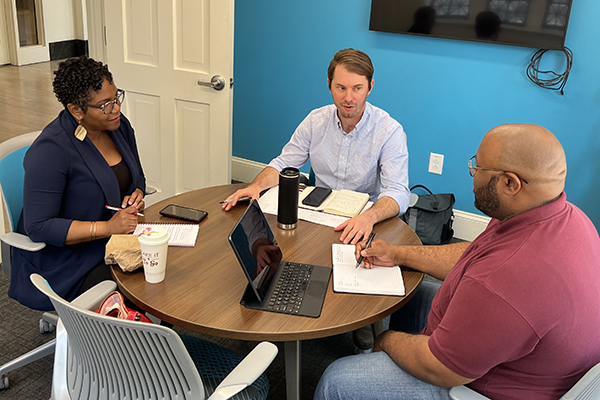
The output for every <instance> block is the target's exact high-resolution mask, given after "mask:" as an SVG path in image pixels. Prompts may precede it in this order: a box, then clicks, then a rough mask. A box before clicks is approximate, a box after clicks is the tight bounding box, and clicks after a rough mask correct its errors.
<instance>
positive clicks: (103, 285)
mask: <svg viewBox="0 0 600 400" xmlns="http://www.w3.org/2000/svg"><path fill="white" fill-rule="evenodd" d="M116 288H117V284H116V283H115V282H113V281H103V282H100V283H99V284H97V285H96V286H94V287H93V288H91V289H88V290H86V291H85V292H84V293H82V294H80V295H79V296H78V297H77V298H76V299H75V300H73V301H72V302H71V304H74V305H76V306H77V307H81V308H84V309H86V310H90V311H95V310H97V309H98V307H100V304H102V302H103V301H104V299H105V298H106V296H108V295H109V294H110V293H112V292H114V291H115V289H116Z"/></svg>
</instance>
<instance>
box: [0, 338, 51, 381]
mask: <svg viewBox="0 0 600 400" xmlns="http://www.w3.org/2000/svg"><path fill="white" fill-rule="evenodd" d="M55 347H56V339H52V340H51V341H49V342H48V343H45V344H43V345H41V346H40V347H38V348H37V349H33V350H31V351H30V352H28V353H25V354H23V355H22V356H20V357H18V358H15V359H14V360H12V361H9V362H7V363H6V364H4V365H2V366H0V389H7V388H8V378H7V377H6V376H5V375H6V374H7V373H9V372H11V371H14V370H15V369H17V368H21V367H23V366H25V365H27V364H31V363H32V362H34V361H37V360H39V359H40V358H44V357H46V356H49V355H50V354H53V353H54V348H55Z"/></svg>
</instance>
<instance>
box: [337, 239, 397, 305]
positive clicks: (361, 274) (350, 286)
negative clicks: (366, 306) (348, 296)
mask: <svg viewBox="0 0 600 400" xmlns="http://www.w3.org/2000/svg"><path fill="white" fill-rule="evenodd" d="M331 252H332V260H333V290H334V291H335V292H345V293H363V294H380V295H390V296H404V295H405V289H404V280H403V279H402V271H401V270H400V267H399V266H395V267H380V266H373V268H372V269H367V268H362V267H358V268H356V258H355V257H354V246H353V245H348V244H337V243H334V244H333V245H331Z"/></svg>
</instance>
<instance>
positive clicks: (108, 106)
mask: <svg viewBox="0 0 600 400" xmlns="http://www.w3.org/2000/svg"><path fill="white" fill-rule="evenodd" d="M123 101H125V91H124V90H122V89H118V90H117V94H116V95H115V99H114V100H111V101H107V102H106V103H104V104H102V105H101V106H97V105H95V104H86V105H87V106H88V107H92V108H99V109H100V110H102V113H103V114H110V113H111V112H113V110H114V108H115V104H118V105H119V106H120V105H121V104H123Z"/></svg>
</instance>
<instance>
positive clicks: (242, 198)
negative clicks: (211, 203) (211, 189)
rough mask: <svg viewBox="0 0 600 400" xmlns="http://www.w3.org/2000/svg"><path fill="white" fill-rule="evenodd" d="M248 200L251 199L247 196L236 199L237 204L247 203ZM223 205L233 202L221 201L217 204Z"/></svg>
mask: <svg viewBox="0 0 600 400" xmlns="http://www.w3.org/2000/svg"><path fill="white" fill-rule="evenodd" d="M250 199H251V197H249V196H244V197H240V198H239V199H238V203H239V202H240V201H249V200H250ZM223 203H233V200H223V201H220V202H219V204H223Z"/></svg>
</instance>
